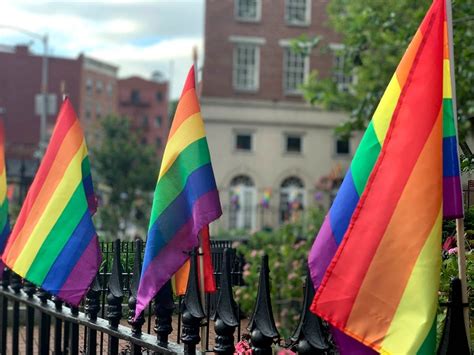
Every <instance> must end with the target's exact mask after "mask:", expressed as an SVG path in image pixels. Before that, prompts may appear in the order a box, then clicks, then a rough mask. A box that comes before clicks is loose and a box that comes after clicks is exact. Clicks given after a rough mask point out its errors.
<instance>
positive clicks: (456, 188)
mask: <svg viewBox="0 0 474 355" xmlns="http://www.w3.org/2000/svg"><path fill="white" fill-rule="evenodd" d="M443 216H444V218H445V219H455V218H462V217H463V216H464V211H463V202H462V193H461V179H460V178H459V176H444V177H443Z"/></svg>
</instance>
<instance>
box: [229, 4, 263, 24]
mask: <svg viewBox="0 0 474 355" xmlns="http://www.w3.org/2000/svg"><path fill="white" fill-rule="evenodd" d="M261 13H262V3H261V0H235V18H236V19H237V20H240V21H251V22H257V21H260V18H261Z"/></svg>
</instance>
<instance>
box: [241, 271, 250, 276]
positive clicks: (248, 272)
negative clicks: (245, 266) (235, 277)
mask: <svg viewBox="0 0 474 355" xmlns="http://www.w3.org/2000/svg"><path fill="white" fill-rule="evenodd" d="M242 275H244V277H249V276H250V270H244V272H243V273H242Z"/></svg>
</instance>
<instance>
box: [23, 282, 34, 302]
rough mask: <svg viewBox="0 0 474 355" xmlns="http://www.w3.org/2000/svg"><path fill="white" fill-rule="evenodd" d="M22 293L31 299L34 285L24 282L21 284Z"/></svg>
mask: <svg viewBox="0 0 474 355" xmlns="http://www.w3.org/2000/svg"><path fill="white" fill-rule="evenodd" d="M23 291H24V292H25V293H26V295H27V296H28V298H32V297H33V295H34V294H35V292H36V286H35V284H34V283H32V282H29V281H27V280H25V281H24V282H23Z"/></svg>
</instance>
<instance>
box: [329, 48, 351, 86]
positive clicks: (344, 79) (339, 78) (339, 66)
mask: <svg viewBox="0 0 474 355" xmlns="http://www.w3.org/2000/svg"><path fill="white" fill-rule="evenodd" d="M342 49H343V47H342V46H338V47H336V46H334V50H333V54H334V63H333V79H334V82H335V83H336V85H337V88H338V89H339V90H340V91H344V92H347V91H349V88H350V86H351V84H352V83H353V80H354V77H353V76H352V74H351V73H349V72H348V71H347V68H346V59H347V57H346V55H345V53H344V51H342Z"/></svg>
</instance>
